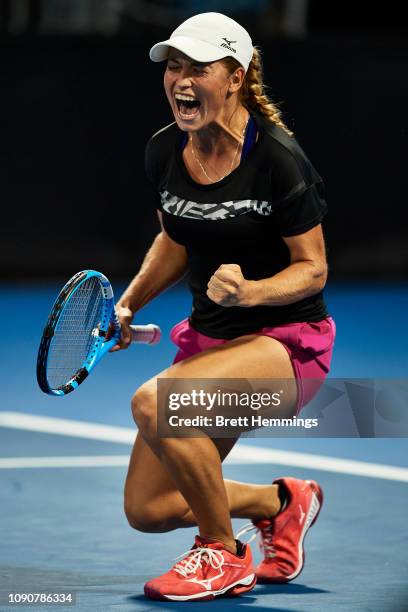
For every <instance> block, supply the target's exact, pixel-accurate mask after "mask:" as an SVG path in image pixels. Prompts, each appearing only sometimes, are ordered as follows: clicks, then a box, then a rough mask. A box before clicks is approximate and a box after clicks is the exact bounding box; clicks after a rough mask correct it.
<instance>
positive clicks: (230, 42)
mask: <svg viewBox="0 0 408 612" xmlns="http://www.w3.org/2000/svg"><path fill="white" fill-rule="evenodd" d="M222 40H225V42H223V43H221V47H225V48H226V49H229V51H233V52H234V53H236V52H237V50H236V49H233V48H232V47H231V45H233V44H234V43H236V42H237V41H236V40H228V39H227V38H223V39H222Z"/></svg>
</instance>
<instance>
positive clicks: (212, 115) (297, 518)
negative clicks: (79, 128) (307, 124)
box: [115, 13, 335, 601]
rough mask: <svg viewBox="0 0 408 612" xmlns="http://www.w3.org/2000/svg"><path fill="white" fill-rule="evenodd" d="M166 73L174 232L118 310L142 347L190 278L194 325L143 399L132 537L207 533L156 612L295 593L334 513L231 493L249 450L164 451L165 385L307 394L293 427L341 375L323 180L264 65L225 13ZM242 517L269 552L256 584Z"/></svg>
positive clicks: (283, 490) (178, 41) (180, 49)
mask: <svg viewBox="0 0 408 612" xmlns="http://www.w3.org/2000/svg"><path fill="white" fill-rule="evenodd" d="M150 58H151V59H152V60H153V61H155V62H159V61H162V60H166V62H167V63H166V69H165V73H164V88H165V92H166V95H167V98H168V101H169V104H170V106H171V109H172V111H173V113H174V118H175V122H174V123H172V124H170V125H168V126H167V127H164V128H163V129H161V130H160V131H159V132H157V133H156V134H155V135H154V136H153V137H152V138H151V139H150V140H149V142H148V144H147V148H146V170H147V174H148V177H149V179H150V181H151V182H152V184H153V186H154V190H155V194H156V196H157V197H156V203H157V209H158V215H159V219H160V221H161V232H160V233H159V234H158V236H157V237H156V238H155V240H154V242H153V244H152V246H151V248H150V250H149V252H148V253H147V255H146V258H145V260H144V263H143V265H142V267H141V269H140V271H139V273H138V274H137V276H136V277H135V278H134V279H133V281H132V282H131V283H130V285H129V287H128V288H127V289H126V291H125V293H124V294H123V296H122V297H121V299H120V300H119V302H118V304H117V311H118V315H119V319H120V322H121V324H122V337H121V340H120V343H119V344H118V345H117V346H116V347H115V350H120V349H123V348H127V347H128V346H129V343H130V333H129V324H130V323H131V321H132V319H133V316H134V314H135V313H136V312H137V311H138V310H139V309H140V308H141V307H142V306H144V305H145V304H146V303H147V302H148V301H150V300H152V299H153V298H154V297H155V296H157V295H158V294H159V293H160V292H161V291H163V290H165V289H166V288H167V287H169V286H170V285H173V284H174V283H175V282H176V281H178V280H179V279H181V278H182V277H183V276H184V275H185V273H186V272H187V271H188V274H189V287H190V290H191V293H192V297H193V307H192V312H191V314H190V316H189V317H188V318H185V319H184V320H182V321H181V322H180V323H178V324H177V325H176V326H175V327H174V328H173V329H172V332H171V338H172V340H173V342H174V343H175V344H176V345H177V346H178V347H179V351H178V353H177V355H176V357H175V359H174V363H173V364H172V365H171V366H170V367H169V368H167V369H166V370H165V371H163V372H160V373H159V374H158V375H157V376H156V377H154V378H152V379H151V380H149V381H147V382H146V383H144V384H143V385H142V386H141V387H140V388H139V389H138V390H137V391H136V392H135V394H134V396H133V399H132V411H133V416H134V420H135V422H136V424H137V426H138V429H139V432H138V434H137V438H136V442H135V445H134V448H133V451H132V455H131V460H130V466H129V471H128V475H127V479H126V485H125V512H126V516H127V518H128V521H129V523H130V525H131V526H132V527H134V528H135V529H138V530H140V531H144V532H165V531H169V530H172V529H178V528H180V527H189V526H195V525H197V526H198V531H199V535H197V536H196V538H195V543H194V545H193V547H192V549H191V550H189V551H188V552H187V553H185V556H184V558H183V559H182V560H181V561H179V562H177V563H176V564H175V565H174V566H173V567H172V568H171V569H170V570H169V571H168V572H167V573H165V574H164V575H162V576H159V577H157V578H154V579H153V580H150V581H149V582H148V583H147V584H146V585H145V593H146V595H147V596H148V597H151V598H154V599H163V600H175V601H188V600H202V599H213V598H214V597H216V596H219V595H225V594H228V595H238V594H241V593H245V592H246V591H250V590H251V589H252V588H253V587H254V585H255V583H256V580H257V579H258V580H259V581H262V582H271V583H276V582H288V581H289V580H292V579H294V578H295V577H296V576H298V574H299V573H300V571H301V570H302V567H303V562H304V551H303V540H304V537H305V534H306V532H307V530H308V529H309V527H310V526H311V524H313V522H314V521H315V520H316V518H317V516H318V513H319V510H320V506H321V504H322V491H321V488H320V487H319V485H318V484H317V483H316V482H314V481H310V480H299V479H295V478H291V477H281V478H278V479H276V480H274V481H273V482H272V483H271V484H264V485H255V484H249V483H243V482H235V481H230V480H224V479H223V476H222V470H221V463H222V461H223V459H224V458H225V457H226V456H227V455H228V453H229V451H230V450H231V448H232V447H233V445H234V443H235V442H236V439H226V438H223V439H218V438H214V439H211V438H210V437H206V436H203V437H196V438H193V437H190V438H160V437H158V435H157V393H156V389H157V378H158V377H160V378H172V379H174V378H183V379H190V378H212V379H220V378H236V379H240V378H245V379H251V378H254V379H255V378H263V379H274V378H279V379H291V380H293V381H296V383H295V384H294V385H293V386H292V389H293V392H292V393H289V394H288V396H287V397H286V401H285V402H283V404H282V405H281V407H280V416H282V415H284V416H294V415H296V414H298V412H299V410H301V408H302V406H304V405H305V403H307V402H308V401H309V400H310V398H311V396H312V395H313V393H315V392H316V387H314V388H313V389H312V390H311V389H310V386H308V385H306V384H305V383H306V379H314V380H318V381H319V382H322V381H323V380H324V378H325V376H326V375H327V373H328V371H329V366H330V360H331V354H332V348H333V342H334V336H335V325H334V322H333V320H332V318H331V317H330V316H328V313H327V310H326V307H325V303H324V300H323V296H322V290H323V287H324V285H325V283H326V278H327V264H326V258H325V246H324V239H323V235H322V227H321V221H322V218H323V216H324V214H325V212H326V203H325V200H324V186H323V183H322V179H321V178H320V176H319V175H318V173H317V172H316V170H315V169H314V167H313V166H312V164H311V163H310V161H309V160H308V158H307V157H306V155H305V153H304V152H303V150H302V149H301V148H300V146H299V144H298V143H297V142H296V140H295V138H294V136H293V134H292V132H290V131H289V130H288V128H287V127H286V126H285V125H284V123H283V121H282V118H281V115H280V112H279V110H278V109H277V107H276V106H275V105H274V104H273V103H272V101H271V100H270V99H269V98H268V97H267V95H266V94H265V89H264V83H263V77H262V67H261V59H260V52H259V50H258V49H257V48H254V47H253V44H252V41H251V38H250V36H249V34H248V33H247V31H246V30H245V29H244V28H243V27H241V25H239V24H238V23H236V22H235V21H233V20H232V19H230V18H228V17H226V16H225V15H222V14H219V13H203V14H199V15H196V16H194V17H192V18H190V19H188V20H187V21H185V22H184V23H182V24H181V25H180V26H179V27H178V28H177V29H176V30H175V31H174V32H173V33H172V35H171V37H170V39H169V40H166V41H164V42H159V43H157V44H156V45H154V46H153V47H152V49H151V50H150ZM231 517H241V518H242V517H247V518H249V519H251V525H252V527H253V528H254V530H257V531H258V532H259V534H260V537H261V538H262V544H263V551H264V557H265V558H264V560H263V561H262V563H261V564H260V565H259V566H258V567H257V568H256V569H254V568H253V565H252V557H251V552H250V548H249V545H248V544H243V543H242V542H240V541H239V539H235V538H234V534H233V531H232V526H231Z"/></svg>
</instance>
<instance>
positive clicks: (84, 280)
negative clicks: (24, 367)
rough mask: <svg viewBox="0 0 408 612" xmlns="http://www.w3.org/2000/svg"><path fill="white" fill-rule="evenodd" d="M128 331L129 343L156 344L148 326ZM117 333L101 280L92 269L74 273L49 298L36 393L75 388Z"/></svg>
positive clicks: (154, 329)
mask: <svg viewBox="0 0 408 612" xmlns="http://www.w3.org/2000/svg"><path fill="white" fill-rule="evenodd" d="M109 328H110V329H109ZM108 329H109V336H110V337H109V338H107V334H108ZM131 331H132V342H142V343H145V344H157V343H158V342H159V340H160V338H161V331H160V328H159V327H158V326H157V325H153V324H149V325H131ZM120 333H121V331H120V323H119V320H118V317H117V315H116V312H115V305H114V298H113V290H112V287H111V284H110V282H109V281H108V279H107V278H106V276H104V275H103V274H101V273H100V272H95V270H83V271H82V272H78V273H77V274H75V276H73V277H72V278H71V279H70V280H69V281H68V282H67V284H66V285H65V286H64V287H63V289H62V290H61V292H60V293H59V295H58V297H57V299H56V300H55V303H54V306H53V307H52V310H51V312H50V315H49V317H48V321H47V324H46V326H45V328H44V332H43V336H42V338H41V343H40V348H39V351H38V358H37V380H38V384H39V386H40V388H41V389H42V391H44V393H48V394H49V395H57V396H61V395H66V394H67V393H70V392H71V391H73V390H74V389H76V388H77V387H78V386H79V385H80V384H81V383H82V382H83V381H84V380H85V378H86V377H87V376H88V374H89V373H90V372H91V370H92V369H93V368H94V367H95V366H96V365H97V364H98V363H99V361H100V360H101V359H102V357H104V356H105V355H106V353H107V352H108V351H109V350H110V349H111V348H112V347H113V346H115V344H117V343H118V340H119V338H120Z"/></svg>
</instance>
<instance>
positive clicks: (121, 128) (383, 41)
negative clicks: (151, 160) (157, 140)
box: [0, 0, 408, 280]
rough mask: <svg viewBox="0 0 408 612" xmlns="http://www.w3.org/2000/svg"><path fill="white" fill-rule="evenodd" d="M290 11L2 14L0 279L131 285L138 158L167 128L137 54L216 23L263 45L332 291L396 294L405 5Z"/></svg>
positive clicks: (158, 6)
mask: <svg viewBox="0 0 408 612" xmlns="http://www.w3.org/2000/svg"><path fill="white" fill-rule="evenodd" d="M16 1H17V0H16ZM298 2H299V3H300V4H302V5H303V9H304V17H303V20H302V21H301V24H300V26H299V23H298V24H297V25H295V27H293V24H292V26H291V25H290V23H289V22H288V18H287V15H288V14H287V10H288V7H287V5H286V3H285V2H283V1H281V2H266V1H264V2H261V1H259V2H252V3H251V4H249V3H245V2H243V1H241V2H237V3H235V2H234V3H229V5H233V6H235V5H236V11H232V10H227V9H226V3H225V2H219V3H214V2H207V3H206V4H205V5H201V4H200V2H190V3H188V2H175V1H174V2H162V3H159V2H155V3H147V2H138V1H136V0H135V1H134V2H133V3H132V2H125V1H123V2H120V1H118V2H117V3H116V9H115V13H114V15H113V16H112V14H111V13H109V11H112V8H109V7H108V8H107V11H106V12H105V13H103V14H102V8H103V6H104V3H103V2H102V0H101V2H100V3H99V5H98V9H96V8H95V6H96V5H95V4H94V5H93V6H94V9H93V11H94V12H92V10H91V8H89V6H90V5H89V6H88V5H87V3H86V0H82V4H81V5H79V4H78V2H75V1H74V0H73V1H72V3H70V2H65V3H62V4H64V6H65V9H64V10H65V13H64V11H63V10H62V8H61V7H62V4H61V6H60V8H61V10H60V12H59V13H56V14H55V11H54V14H52V13H51V14H50V13H49V12H48V13H47V10H48V9H49V8H50V7H48V4H47V2H46V1H45V0H43V2H40V1H39V0H36V1H34V2H31V1H30V0H25V1H23V0H21V4H19V5H18V6H19V7H20V8H19V11H20V12H18V11H17V15H16V6H17V4H13V3H12V2H11V1H10V0H9V1H8V2H7V1H6V2H5V1H4V0H0V24H1V27H0V31H1V33H0V53H1V62H0V100H1V102H0V105H1V106H0V117H1V118H0V185H1V241H0V245H1V246H0V248H1V252H0V276H1V277H2V278H3V279H7V280H10V279H23V278H24V279H27V278H30V277H33V278H38V277H51V276H57V277H59V278H65V277H67V276H69V275H70V274H72V273H74V272H76V271H77V270H79V269H84V268H94V269H97V270H101V271H103V272H104V273H106V274H107V275H109V276H121V277H127V276H130V275H132V274H133V273H135V272H136V271H137V268H138V266H139V265H140V262H141V260H142V257H143V255H144V253H145V252H146V249H147V248H148V246H149V244H150V243H151V240H152V238H153V236H154V235H155V232H157V229H158V225H157V221H156V218H155V212H154V209H153V206H152V203H151V201H150V197H149V191H148V189H147V185H146V178H145V176H144V167H143V154H144V147H145V143H146V141H147V140H148V138H149V137H150V135H151V134H153V133H154V132H155V131H157V130H158V129H160V128H161V127H163V126H164V125H166V124H167V123H169V122H170V121H172V116H171V114H170V109H169V108H168V106H167V101H166V99H165V96H164V92H163V88H162V75H163V70H164V64H154V63H152V62H150V60H149V58H148V51H149V49H150V47H151V46H152V45H153V44H154V43H155V42H157V41H159V40H163V39H165V38H167V37H168V36H169V34H170V33H171V31H172V30H173V29H174V28H175V27H176V26H177V25H178V24H179V23H180V22H181V21H182V20H183V19H185V18H187V17H189V16H191V15H192V14H195V13H196V12H201V11H205V10H219V11H220V12H224V13H226V14H228V15H229V16H231V17H234V18H236V19H237V20H238V21H240V22H241V23H242V25H243V26H244V27H246V28H247V29H248V30H249V31H250V33H251V35H252V39H253V41H254V44H257V45H260V46H261V48H262V50H263V57H264V66H265V80H266V82H267V84H268V85H269V87H270V94H271V95H272V97H273V99H274V101H276V102H280V103H282V107H281V108H282V110H283V111H284V117H285V120H286V122H287V124H288V125H289V127H291V128H292V129H293V130H294V131H295V134H296V137H297V139H298V141H299V142H300V144H301V145H302V147H303V148H304V149H305V151H306V153H307V154H308V156H309V157H310V159H311V161H312V163H313V164H314V165H315V167H316V168H317V170H318V172H319V173H320V174H321V175H322V176H323V178H324V180H325V183H326V188H327V201H328V205H329V215H328V216H327V217H326V220H325V222H324V228H325V234H326V240H327V246H328V256H329V262H330V267H331V275H332V277H333V278H338V279H370V280H372V279H379V280H387V279H390V280H406V275H407V270H408V241H407V225H408V224H407V217H408V215H407V201H406V190H407V188H406V185H407V174H408V168H407V144H408V120H407V110H408V77H407V73H408V41H407V32H408V29H407V25H406V21H404V20H403V18H402V12H401V11H402V8H403V3H392V2H388V3H387V4H386V5H383V4H382V3H378V7H377V8H376V7H373V6H372V4H371V3H368V2H367V3H366V2H360V3H352V2H342V3H338V2H330V3H329V2H323V1H318V0H310V1H309V2H305V3H303V2H302V0H298ZM289 4H290V3H289ZM356 4H357V5H358V6H357V8H356V6H355V5H356ZM112 5H113V4H111V6H112ZM79 6H81V7H82V8H81V10H82V14H81V15H79V17H78V10H79V8H78V7H79ZM87 6H88V9H89V10H88V12H86V11H85V12H84V7H87ZM22 7H23V8H22ZM67 7H68V8H67ZM54 8H55V7H54ZM105 8H106V7H105ZM285 11H286V12H285Z"/></svg>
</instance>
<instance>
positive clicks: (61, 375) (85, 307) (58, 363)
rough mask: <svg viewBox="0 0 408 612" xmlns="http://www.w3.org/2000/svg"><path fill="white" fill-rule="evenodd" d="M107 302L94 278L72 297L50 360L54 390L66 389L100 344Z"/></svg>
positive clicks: (78, 288) (60, 323)
mask: <svg viewBox="0 0 408 612" xmlns="http://www.w3.org/2000/svg"><path fill="white" fill-rule="evenodd" d="M103 305H104V299H103V296H102V292H101V287H100V283H99V280H98V279H97V278H95V277H91V278H89V279H87V280H86V281H84V282H83V283H82V284H81V285H79V286H78V287H77V288H76V289H75V290H74V292H73V294H72V295H71V296H70V298H69V300H68V301H67V303H66V304H65V306H64V309H63V311H62V313H61V315H60V317H59V319H58V322H57V325H56V327H55V330H54V336H53V338H52V341H51V346H50V350H49V353H48V360H47V379H48V383H49V385H50V387H51V388H54V389H57V388H58V387H61V386H62V385H65V384H66V383H67V382H68V381H69V380H70V379H71V378H72V377H73V376H74V375H75V374H76V372H77V371H78V370H79V369H80V368H81V367H82V366H83V364H84V362H85V361H86V359H87V358H88V355H89V353H90V351H91V349H92V346H93V344H94V342H95V340H96V337H95V329H96V328H97V326H98V324H99V323H100V321H101V318H102V310H103Z"/></svg>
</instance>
